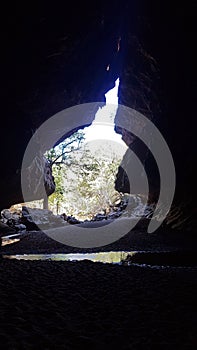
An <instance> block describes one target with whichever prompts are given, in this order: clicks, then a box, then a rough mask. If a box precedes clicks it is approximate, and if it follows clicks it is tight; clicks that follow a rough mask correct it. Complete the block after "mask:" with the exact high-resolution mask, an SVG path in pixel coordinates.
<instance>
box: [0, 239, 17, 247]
mask: <svg viewBox="0 0 197 350" xmlns="http://www.w3.org/2000/svg"><path fill="white" fill-rule="evenodd" d="M19 241H20V239H19V238H15V239H10V238H9V239H2V244H1V245H2V247H4V246H5V245H8V244H12V243H16V242H19Z"/></svg>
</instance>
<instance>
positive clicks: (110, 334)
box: [0, 260, 197, 350]
mask: <svg viewBox="0 0 197 350" xmlns="http://www.w3.org/2000/svg"><path fill="white" fill-rule="evenodd" d="M0 287H1V298H0V319H1V328H0V339H1V348H2V349H37V348H39V349H121V350H124V349H125V350H126V349H153V347H154V346H155V347H157V348H158V349H169V348H170V349H171V348H173V349H177V348H179V349H195V347H196V345H197V339H196V312H197V303H196V295H197V278H196V270H195V269H189V270H187V269H185V270H184V269H166V270H153V269H148V268H142V267H136V266H134V267H133V266H119V265H110V264H101V263H92V262H88V261H83V262H78V263H74V262H52V261H40V262H39V261H31V262H30V261H28V262H27V261H13V260H12V261H10V260H9V261H7V260H6V261H4V260H3V261H1V263H0Z"/></svg>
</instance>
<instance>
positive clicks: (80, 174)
mask: <svg viewBox="0 0 197 350" xmlns="http://www.w3.org/2000/svg"><path fill="white" fill-rule="evenodd" d="M46 156H47V159H48V160H49V162H51V164H52V170H53V176H54V178H55V183H56V190H55V192H54V193H53V194H52V195H51V196H50V197H49V209H51V210H52V211H53V212H54V213H55V214H61V213H66V214H68V215H74V216H75V217H76V218H79V219H81V220H83V219H85V218H89V219H90V218H92V216H94V215H95V214H97V213H98V212H109V211H110V208H111V207H112V206H113V204H114V202H115V201H117V199H119V198H120V195H119V193H118V192H117V191H116V190H115V189H114V181H115V177H116V173H117V169H118V166H119V164H120V159H118V157H117V156H116V155H112V156H110V155H109V154H106V150H102V149H101V150H100V151H99V152H97V154H93V153H92V152H91V151H90V149H88V147H86V146H84V134H83V132H81V131H80V132H77V133H75V134H73V135H72V136H71V137H70V138H69V139H67V140H65V141H64V142H62V143H61V144H60V145H58V146H56V147H55V148H53V149H52V150H50V151H49V152H47V154H46Z"/></svg>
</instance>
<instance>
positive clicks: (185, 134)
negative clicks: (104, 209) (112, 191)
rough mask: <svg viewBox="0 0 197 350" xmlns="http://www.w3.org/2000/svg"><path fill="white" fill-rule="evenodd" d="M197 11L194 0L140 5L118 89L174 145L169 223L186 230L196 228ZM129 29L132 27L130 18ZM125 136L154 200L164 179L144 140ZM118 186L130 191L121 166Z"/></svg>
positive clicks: (129, 38) (122, 189)
mask: <svg viewBox="0 0 197 350" xmlns="http://www.w3.org/2000/svg"><path fill="white" fill-rule="evenodd" d="M195 13H196V4H195V2H193V1H189V2H188V3H187V5H186V4H185V3H177V2H172V3H169V2H168V1H167V2H162V3H161V2H155V1H150V2H146V3H145V2H144V6H143V8H142V7H140V6H139V8H138V12H137V16H136V17H138V19H137V22H138V25H136V27H135V28H134V30H132V29H131V30H130V29H129V30H128V36H127V40H126V41H125V49H126V55H125V60H124V68H123V71H122V76H121V84H120V92H119V95H120V103H121V104H123V105H126V106H129V107H131V108H134V109H136V110H137V111H139V112H141V113H142V114H144V115H145V116H147V117H148V118H150V119H152V120H153V122H154V123H155V125H156V126H157V127H158V129H159V130H160V131H161V133H162V134H163V136H164V138H165V140H166V141H167V143H168V145H169V148H170V150H171V152H172V156H173V159H174V163H175V168H176V193H175V198H174V202H173V208H172V211H171V213H170V214H169V221H170V222H171V226H173V227H178V226H179V223H180V228H181V229H184V230H188V229H189V230H190V229H191V230H195V227H196V218H195V207H196V205H195V196H194V188H195V181H196V180H195V179H196V172H195V170H194V164H195V159H196V147H195V144H194V142H195V125H196V116H195V114H196V111H195V100H194V98H195V92H194V91H195V81H196V63H195V58H194V57H195V56H194V42H195ZM130 27H133V25H132V24H131V23H130V21H129V20H128V28H130ZM117 131H118V130H117ZM119 132H120V130H119ZM123 139H124V140H125V142H127V143H128V144H129V143H130V144H131V149H132V150H134V151H135V153H136V154H137V155H138V156H139V158H140V159H141V160H142V162H143V163H144V166H145V168H146V172H147V174H148V178H149V181H150V183H149V185H150V200H153V201H154V200H156V199H157V197H158V194H159V177H158V170H157V166H156V164H155V162H154V159H153V158H152V156H151V154H150V153H147V148H146V147H145V146H144V145H143V144H142V142H141V141H140V140H138V139H136V138H134V137H132V135H129V134H128V133H127V132H125V131H124V130H123ZM123 162H124V161H123ZM116 188H117V189H119V190H121V191H126V192H127V191H129V186H128V182H127V177H126V176H125V174H124V172H123V171H122V169H121V168H120V171H119V173H118V176H117V180H116ZM191 194H192V195H191ZM173 217H174V219H173Z"/></svg>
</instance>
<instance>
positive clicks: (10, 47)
mask: <svg viewBox="0 0 197 350" xmlns="http://www.w3.org/2000/svg"><path fill="white" fill-rule="evenodd" d="M121 16H122V5H121V6H120V3H119V1H113V6H112V2H111V1H110V2H109V3H107V4H106V3H105V2H104V1H100V2H99V3H98V4H93V2H90V1H83V2H74V3H73V4H71V3H70V4H69V5H68V6H67V4H66V3H65V2H62V3H60V2H57V3H56V4H55V5H54V4H53V5H50V4H49V3H48V4H47V5H46V4H45V5H44V4H38V5H36V4H35V3H34V2H29V3H28V4H26V5H23V4H17V6H16V8H9V9H7V12H5V15H4V18H5V23H4V48H3V58H4V65H3V68H4V69H3V77H2V94H3V103H2V116H3V118H2V121H1V138H0V143H1V149H5V148H6V151H5V152H2V157H1V164H2V171H1V173H0V182H1V187H2V188H1V203H0V207H1V208H5V207H9V206H10V205H11V204H13V202H21V201H22V200H23V198H22V193H21V189H20V168H21V163H22V158H23V154H24V152H25V149H26V146H27V144H28V141H29V140H30V138H31V136H32V135H33V133H34V132H35V130H36V129H37V128H38V127H39V126H40V125H41V124H42V123H43V122H44V121H45V120H47V119H48V118H50V117H51V116H52V115H54V114H55V113H57V112H59V111H61V110H63V109H65V108H68V107H71V106H74V105H77V104H81V103H87V102H96V101H104V94H105V92H106V91H108V90H109V89H110V88H111V87H112V86H113V84H114V81H115V80H116V79H117V77H118V76H119V74H120V62H121V52H119V53H118V52H117V45H118V44H117V43H118V38H119V36H120V32H121V30H123V28H122V26H121V25H120V23H121V20H120V18H121ZM109 64H110V65H111V67H110V71H107V70H106V68H107V66H108V65H109ZM93 118H94V113H93V114H92V117H91V116H90V122H91V120H93ZM83 124H84V121H83V120H82V121H81V125H83ZM37 196H38V197H39V196H40V194H39V193H38V194H37Z"/></svg>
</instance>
